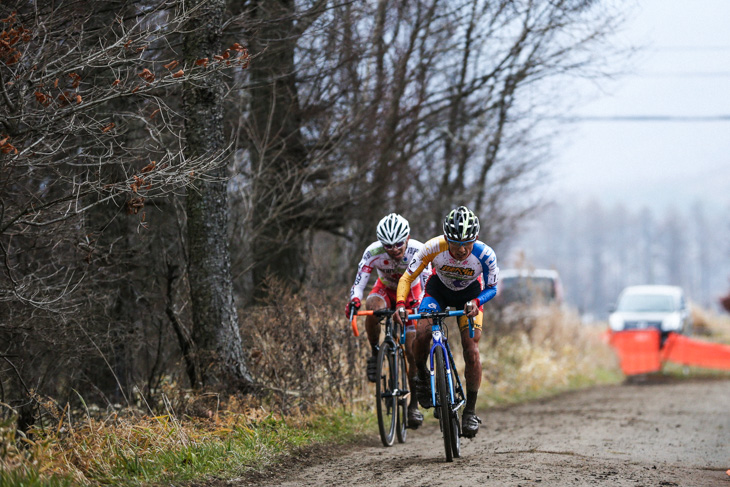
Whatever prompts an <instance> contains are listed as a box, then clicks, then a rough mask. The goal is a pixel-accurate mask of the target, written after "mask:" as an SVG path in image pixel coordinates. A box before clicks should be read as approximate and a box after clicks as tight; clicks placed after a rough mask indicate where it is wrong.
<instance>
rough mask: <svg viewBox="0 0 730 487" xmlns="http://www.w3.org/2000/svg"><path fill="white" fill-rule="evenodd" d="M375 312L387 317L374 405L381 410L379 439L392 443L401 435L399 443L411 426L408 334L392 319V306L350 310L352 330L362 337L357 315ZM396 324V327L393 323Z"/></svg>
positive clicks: (387, 443) (379, 355)
mask: <svg viewBox="0 0 730 487" xmlns="http://www.w3.org/2000/svg"><path fill="white" fill-rule="evenodd" d="M368 315H373V316H377V317H378V318H380V321H381V323H382V321H383V319H385V338H384V339H383V343H381V344H380V351H379V352H378V359H377V360H378V361H377V364H378V365H377V367H378V368H377V377H378V379H377V380H376V381H375V407H376V409H377V412H378V428H379V430H380V439H381V441H382V442H383V445H385V446H392V445H393V443H394V441H395V439H394V437H396V436H397V437H398V442H399V443H404V442H405V441H406V434H407V428H408V415H407V414H406V410H407V408H408V399H409V398H410V394H411V393H410V391H409V390H408V366H407V363H406V359H405V333H403V329H402V328H403V327H402V325H399V324H398V323H396V322H395V321H394V320H393V319H392V316H393V310H392V309H378V310H366V311H358V312H357V313H354V310H353V311H350V320H351V321H352V331H353V333H354V334H355V336H360V333H359V331H358V329H357V316H368ZM394 325H395V326H394Z"/></svg>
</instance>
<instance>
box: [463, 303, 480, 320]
mask: <svg viewBox="0 0 730 487" xmlns="http://www.w3.org/2000/svg"><path fill="white" fill-rule="evenodd" d="M464 314H465V315H466V316H467V317H469V318H474V317H475V316H476V315H478V314H479V300H478V299H472V300H471V301H468V302H467V303H466V304H465V305H464Z"/></svg>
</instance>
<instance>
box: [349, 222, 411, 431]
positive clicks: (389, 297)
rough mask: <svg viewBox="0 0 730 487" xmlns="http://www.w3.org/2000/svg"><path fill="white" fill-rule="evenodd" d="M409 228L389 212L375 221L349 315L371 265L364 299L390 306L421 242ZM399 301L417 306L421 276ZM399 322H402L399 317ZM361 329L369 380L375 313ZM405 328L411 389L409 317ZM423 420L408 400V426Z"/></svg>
mask: <svg viewBox="0 0 730 487" xmlns="http://www.w3.org/2000/svg"><path fill="white" fill-rule="evenodd" d="M410 233H411V228H410V225H409V224H408V220H406V219H405V218H403V217H402V216H400V215H398V214H396V213H391V214H389V215H387V216H385V217H383V219H382V220H380V222H379V223H378V227H377V230H376V235H377V237H378V241H376V242H373V243H372V244H370V246H368V248H367V249H365V253H364V254H363V256H362V260H361V261H360V264H359V265H358V268H357V276H356V277H355V283H354V284H353V286H352V289H350V301H349V302H348V304H347V307H346V309H345V312H346V315H347V316H348V317H349V315H350V310H351V309H353V308H354V309H355V310H357V309H359V308H360V306H361V300H362V297H363V294H364V292H365V287H366V286H367V283H368V280H370V274H371V273H372V271H373V269H375V270H376V271H377V273H378V280H377V281H376V282H375V285H374V286H373V289H372V290H371V291H370V294H369V295H368V298H367V300H366V301H365V305H366V308H367V309H368V310H378V309H384V308H385V309H387V308H392V307H393V305H394V304H395V301H396V288H397V287H398V282H399V280H400V277H401V275H402V274H403V272H405V270H406V268H407V267H408V262H410V260H411V259H412V258H413V256H414V255H415V254H416V253H417V252H418V251H420V250H421V249H423V243H421V242H419V241H418V240H414V239H412V238H410ZM403 295H404V297H403V301H404V302H407V303H409V304H410V305H411V306H418V302H419V301H420V299H421V297H422V295H423V286H422V282H421V280H417V279H412V280H411V281H410V283H409V285H408V288H407V289H405V290H404V292H403ZM399 323H401V324H402V323H403V322H402V321H400V322H399ZM365 331H366V332H367V336H368V341H369V342H370V348H371V350H372V356H371V357H369V358H368V361H367V376H368V380H369V381H370V382H375V380H376V379H377V377H376V375H377V357H378V350H379V349H378V341H379V340H380V321H379V319H378V317H376V316H368V317H367V318H366V319H365ZM405 331H406V358H407V360H408V365H409V367H408V368H409V374H408V375H409V377H408V382H409V387H410V389H411V390H414V389H413V387H414V382H413V381H414V377H415V371H416V366H415V361H414V358H413V351H412V345H413V339H414V337H415V332H416V323H415V321H413V320H411V321H410V322H409V323H408V325H407V326H406V327H405ZM422 422H423V414H421V411H419V410H418V401H415V400H411V402H410V405H409V406H408V426H409V427H411V428H418V427H419V426H420V425H421V423H422Z"/></svg>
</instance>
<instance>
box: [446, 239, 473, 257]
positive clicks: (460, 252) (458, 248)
mask: <svg viewBox="0 0 730 487" xmlns="http://www.w3.org/2000/svg"><path fill="white" fill-rule="evenodd" d="M473 247H474V242H469V243H458V242H449V252H451V255H453V256H454V258H455V259H456V260H464V259H466V258H467V257H469V254H471V249H472V248H473Z"/></svg>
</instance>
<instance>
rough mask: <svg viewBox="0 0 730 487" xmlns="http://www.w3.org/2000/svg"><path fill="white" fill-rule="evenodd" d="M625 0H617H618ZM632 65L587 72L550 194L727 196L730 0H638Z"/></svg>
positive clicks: (630, 30) (628, 28) (629, 200)
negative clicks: (585, 97) (593, 77)
mask: <svg viewBox="0 0 730 487" xmlns="http://www.w3.org/2000/svg"><path fill="white" fill-rule="evenodd" d="M616 1H619V0H616ZM632 5H634V7H632V8H633V10H632V15H631V18H630V20H629V21H628V23H627V24H626V25H625V26H624V29H623V31H622V33H621V34H620V36H621V38H622V40H624V42H625V41H629V42H631V43H632V44H634V45H638V46H645V49H644V50H643V51H642V53H641V54H640V55H639V56H637V58H636V60H634V61H633V62H632V67H633V73H631V74H627V75H625V76H622V77H620V78H619V79H618V80H616V81H615V82H609V83H603V84H602V86H603V89H604V93H603V94H601V93H600V92H599V91H598V90H596V88H595V86H594V85H593V84H591V83H589V82H585V92H586V93H588V94H590V95H591V96H592V97H593V98H592V99H591V100H590V101H589V102H588V103H585V104H584V105H583V106H581V107H580V108H578V109H576V111H575V112H574V113H573V115H574V116H578V117H579V119H580V120H581V121H579V122H576V123H571V124H569V126H568V127H566V130H565V136H564V137H563V138H562V139H561V141H560V142H559V144H558V148H557V151H556V154H555V158H556V160H555V162H554V164H553V165H552V171H551V172H552V174H551V176H552V179H553V182H552V184H551V185H550V187H549V190H548V191H549V193H550V195H552V196H559V195H570V196H571V197H578V198H579V199H580V200H587V199H589V198H591V197H595V198H596V199H597V200H599V201H600V202H603V203H606V204H608V205H612V204H614V203H616V202H619V201H620V202H623V203H624V204H625V205H626V206H627V207H628V208H629V209H638V208H640V207H642V206H649V207H651V208H653V209H655V210H658V211H661V210H663V209H665V208H666V207H667V206H669V205H673V206H674V207H675V208H679V209H681V208H683V207H686V206H689V205H691V204H692V203H693V202H695V201H702V202H703V203H704V206H705V207H707V208H708V209H711V208H713V207H715V208H717V207H727V206H728V205H730V27H729V25H728V22H729V21H730V0H692V1H688V0H638V1H637V2H636V3H633V4H632Z"/></svg>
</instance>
